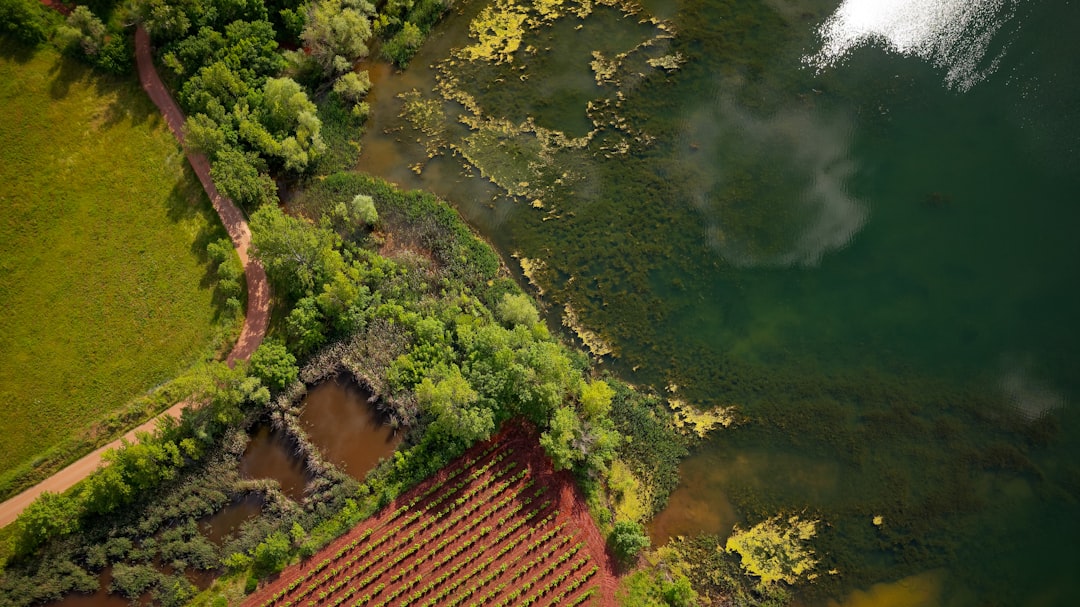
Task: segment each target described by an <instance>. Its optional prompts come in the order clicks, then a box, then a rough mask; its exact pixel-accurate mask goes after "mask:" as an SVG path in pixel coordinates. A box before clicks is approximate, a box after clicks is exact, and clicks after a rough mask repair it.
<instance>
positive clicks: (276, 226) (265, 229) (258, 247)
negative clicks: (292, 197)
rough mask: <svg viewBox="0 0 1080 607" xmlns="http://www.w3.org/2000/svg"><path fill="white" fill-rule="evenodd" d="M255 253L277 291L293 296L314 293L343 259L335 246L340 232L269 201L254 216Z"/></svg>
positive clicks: (338, 267)
mask: <svg viewBox="0 0 1080 607" xmlns="http://www.w3.org/2000/svg"><path fill="white" fill-rule="evenodd" d="M250 225H251V241H252V244H253V245H254V248H255V255H256V256H257V257H258V258H259V259H260V260H261V261H262V262H263V265H264V266H265V267H266V275H267V276H268V277H269V278H270V280H271V281H273V283H274V286H275V287H276V288H277V289H278V292H279V293H281V294H283V295H286V296H291V297H293V298H294V300H298V299H300V298H301V297H305V296H308V295H314V294H315V290H316V287H321V286H322V285H324V284H326V283H327V282H329V281H330V279H331V278H332V277H333V276H334V274H335V273H337V272H338V271H340V270H341V268H342V267H343V266H344V262H343V261H342V259H341V254H340V253H338V252H337V250H336V249H335V248H334V247H335V246H336V245H337V235H336V234H334V232H333V231H331V230H329V229H324V228H319V227H316V226H314V225H312V224H310V223H308V222H306V221H304V220H303V219H300V218H297V217H291V216H288V215H286V214H285V213H284V212H282V211H281V209H279V208H277V207H276V206H274V205H266V206H263V207H262V208H260V209H259V210H257V211H255V213H254V214H252V216H251V224H250Z"/></svg>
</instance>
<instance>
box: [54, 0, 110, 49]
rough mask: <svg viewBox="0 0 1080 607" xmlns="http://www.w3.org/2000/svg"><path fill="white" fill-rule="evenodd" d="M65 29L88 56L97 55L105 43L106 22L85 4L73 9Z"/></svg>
mask: <svg viewBox="0 0 1080 607" xmlns="http://www.w3.org/2000/svg"><path fill="white" fill-rule="evenodd" d="M63 29H64V30H67V31H68V32H69V34H68V36H69V37H71V38H73V39H74V41H75V42H78V44H79V47H80V48H82V51H83V53H84V54H85V55H86V56H87V57H96V56H97V54H98V53H99V52H101V47H102V46H104V44H105V24H104V23H102V22H101V19H98V17H97V15H95V14H94V13H92V12H90V9H89V8H87V7H86V6H85V5H79V6H76V7H75V10H73V11H71V14H70V15H68V18H67V26H66V27H64V28H63Z"/></svg>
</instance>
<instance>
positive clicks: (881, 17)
mask: <svg viewBox="0 0 1080 607" xmlns="http://www.w3.org/2000/svg"><path fill="white" fill-rule="evenodd" d="M1016 5H1017V0H845V1H844V3H843V4H841V5H840V8H838V9H836V12H835V13H833V14H832V16H831V17H829V19H828V20H826V21H825V24H824V25H822V27H821V30H820V33H821V38H822V48H821V50H820V51H819V52H818V53H817V54H816V55H814V56H812V57H807V58H806V61H807V63H810V64H812V65H815V66H817V67H818V69H824V68H826V67H829V66H832V65H835V64H836V63H838V62H840V61H843V59H844V57H845V56H847V55H848V54H849V53H850V52H851V51H852V50H853V49H855V48H857V47H859V46H864V45H867V46H869V45H882V46H884V47H885V48H886V49H888V50H889V51H891V52H894V53H899V54H901V55H912V56H915V57H919V58H921V59H923V60H925V61H929V62H930V63H932V64H933V65H934V66H935V67H938V68H941V69H944V70H945V83H946V85H947V86H949V87H950V88H955V89H957V90H960V91H966V90H968V89H970V88H971V87H973V86H975V85H976V84H978V83H979V82H980V81H982V80H983V79H985V78H986V77H987V76H989V75H990V74H992V73H993V72H994V71H995V70H997V68H998V65H999V63H1000V62H1001V56H1002V54H1004V52H1005V51H1004V50H1003V47H1006V48H1007V46H1008V44H1007V43H1005V44H1003V43H1001V42H1000V41H998V40H996V36H997V34H998V30H999V29H1001V27H1002V25H1004V24H1005V22H1006V21H1008V20H1009V19H1010V18H1011V17H1012V16H1013V13H1014V12H1015V8H1016ZM992 49H997V50H992Z"/></svg>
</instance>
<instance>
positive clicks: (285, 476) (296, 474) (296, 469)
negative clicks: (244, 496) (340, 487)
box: [240, 424, 310, 502]
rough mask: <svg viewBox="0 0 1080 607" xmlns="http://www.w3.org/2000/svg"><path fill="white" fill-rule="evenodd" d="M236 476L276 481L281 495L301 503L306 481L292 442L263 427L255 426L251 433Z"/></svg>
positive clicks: (278, 432) (306, 474)
mask: <svg viewBox="0 0 1080 607" xmlns="http://www.w3.org/2000/svg"><path fill="white" fill-rule="evenodd" d="M240 474H241V475H243V476H244V477H245V478H269V479H273V480H276V481H277V482H278V484H279V485H281V491H282V493H284V494H285V495H286V496H288V497H289V499H292V500H294V501H297V502H301V501H303V500H304V488H305V487H306V486H307V482H308V480H310V475H309V474H308V473H307V471H306V470H305V468H304V462H303V461H302V460H301V459H300V458H299V457H297V456H296V454H295V453H294V451H293V448H292V441H290V440H289V438H288V437H287V436H286V435H285V433H284V432H281V431H278V430H274V429H272V428H271V427H270V426H269V425H267V424H260V425H258V426H256V428H255V430H254V432H253V433H252V436H251V441H250V442H248V446H247V448H246V449H245V450H244V455H243V457H242V458H241V459H240Z"/></svg>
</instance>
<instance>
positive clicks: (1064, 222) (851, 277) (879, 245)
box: [360, 0, 1080, 606]
mask: <svg viewBox="0 0 1080 607" xmlns="http://www.w3.org/2000/svg"><path fill="white" fill-rule="evenodd" d="M493 6H497V5H493ZM515 6H518V7H519V8H517V9H513V7H511V8H510V9H506V8H505V5H504V12H506V11H507V10H509V11H511V12H512V11H514V10H517V11H518V12H519V13H521V14H526V15H527V16H528V19H531V20H532V23H533V25H534V27H532V28H531V29H528V30H527V31H526V32H525V34H524V36H523V38H522V41H521V45H520V48H519V49H517V50H516V51H514V52H513V53H512V54H510V57H512V59H511V60H510V61H504V62H501V63H493V62H490V61H484V60H472V61H470V60H468V59H466V58H463V57H462V56H461V53H460V51H453V49H462V48H464V47H466V46H467V45H470V44H473V43H474V42H476V40H475V38H470V37H469V22H470V20H472V19H473V18H474V17H475V16H477V15H479V14H481V11H482V10H486V9H485V2H483V1H477V2H473V3H467V4H464V5H459V6H458V8H457V9H456V12H455V14H454V15H453V16H451V17H450V18H449V19H448V20H447V21H446V22H444V23H443V24H442V25H441V26H440V29H438V30H437V31H436V34H435V35H434V36H433V37H432V39H431V40H429V43H428V44H427V45H426V46H425V48H424V49H423V50H422V52H421V54H420V55H419V56H418V57H417V58H416V59H415V60H414V62H413V64H412V66H411V67H410V69H409V70H407V71H406V72H404V73H402V74H393V75H390V74H385V73H383V74H374V75H373V78H374V80H375V81H376V84H377V86H376V89H375V90H376V93H375V95H376V98H375V99H373V101H372V105H373V119H372V122H371V123H370V124H369V128H368V134H367V135H366V136H365V139H364V142H363V144H364V152H363V156H362V158H361V164H360V168H361V169H363V170H368V171H371V172H374V173H376V174H380V175H382V176H384V177H386V178H388V179H391V180H393V181H395V182H398V183H400V184H402V185H404V186H408V187H423V188H427V189H431V190H433V191H435V192H437V193H439V194H440V195H442V196H444V197H445V198H447V199H448V200H450V201H452V202H453V203H454V204H455V205H456V206H458V208H459V209H460V210H461V211H462V213H463V214H464V215H465V217H466V218H467V219H468V220H469V221H470V222H471V223H472V224H473V225H475V226H476V227H477V228H478V229H479V230H480V231H481V232H482V233H483V234H484V235H485V236H486V237H487V238H489V239H490V240H491V241H492V242H493V243H494V244H495V246H496V247H498V248H499V249H500V250H501V251H502V252H503V253H504V255H505V256H506V257H507V259H508V261H511V262H512V261H513V260H512V259H510V256H511V255H516V256H518V257H523V258H527V259H529V260H540V261H542V265H540V266H534V268H533V272H532V278H533V280H534V281H535V283H536V285H537V286H538V287H539V288H541V289H542V290H543V294H542V296H541V301H542V302H543V303H544V304H545V305H547V306H548V310H549V312H550V314H551V316H552V318H553V319H556V318H558V317H559V315H561V314H563V313H564V311H565V306H566V305H568V304H569V305H570V306H571V308H572V310H573V312H574V314H575V315H576V317H577V319H578V321H579V323H580V325H581V326H583V327H584V328H586V329H587V330H589V331H592V332H594V333H595V334H597V335H599V336H600V338H601V339H602V340H603V341H604V342H606V343H607V344H608V345H609V346H610V347H611V348H612V349H613V351H614V355H613V356H605V357H604V358H603V361H604V363H603V364H604V365H605V366H609V367H610V368H611V369H612V370H613V371H615V372H616V373H618V374H620V375H621V376H623V377H625V378H627V379H628V380H630V381H632V382H635V383H639V384H642V385H651V386H654V387H655V388H656V389H657V390H660V391H665V390H667V389H669V388H671V389H674V390H675V394H674V395H673V397H678V398H681V399H683V400H686V401H689V402H692V403H695V404H698V405H702V406H711V405H718V404H722V405H736V406H738V408H739V411H740V412H741V414H742V416H743V417H745V419H746V421H745V422H744V423H743V424H741V425H740V426H739V427H737V428H735V429H729V430H725V431H720V432H718V433H716V434H714V435H712V437H711V438H710V440H709V441H707V442H706V443H705V444H704V445H702V446H701V447H700V448H698V449H697V450H696V451H695V453H694V454H693V455H692V456H691V457H690V458H689V459H688V460H687V461H686V462H685V464H684V466H683V469H682V486H680V488H679V489H678V490H677V491H676V492H675V494H674V495H673V496H672V500H671V504H670V505H669V507H668V509H667V510H665V511H664V512H662V513H661V514H660V515H659V516H658V517H657V518H656V520H655V521H654V523H653V526H652V532H653V535H654V540H655V541H658V542H659V541H663V540H664V539H666V537H669V536H670V535H673V534H691V533H696V532H702V531H704V532H709V533H718V534H721V535H724V534H727V533H729V532H730V530H731V526H732V525H733V524H735V523H739V524H742V525H746V524H753V523H754V522H756V521H758V520H761V519H762V518H765V517H768V516H771V515H773V514H776V513H778V512H803V513H806V514H807V515H812V516H814V517H817V518H819V519H820V520H821V521H822V522H823V525H822V526H821V531H820V533H819V536H818V538H817V539H816V542H815V547H816V549H817V550H818V553H819V556H820V557H821V566H820V569H821V570H822V571H823V572H824V571H828V570H836V571H837V573H836V574H835V575H831V576H830V575H823V576H822V578H820V579H818V580H817V581H816V582H815V583H814V584H812V585H811V586H809V588H808V589H806V590H805V591H804V592H803V593H802V597H801V600H802V601H804V602H805V603H806V604H808V605H824V604H826V603H828V602H829V601H830V600H835V601H844V600H846V601H848V603H847V604H848V605H852V606H854V605H879V606H882V605H892V604H898V605H900V604H910V605H916V604H922V605H950V606H951V605H1071V604H1075V602H1076V600H1077V597H1080V576H1077V575H1076V572H1078V571H1080V557H1078V556H1077V554H1076V552H1075V547H1076V546H1078V545H1080V505H1078V503H1080V416H1078V415H1077V411H1076V401H1077V397H1078V396H1080V364H1078V363H1080V322H1077V320H1076V311H1077V310H1078V309H1080V305H1078V304H1080V301H1078V300H1080V284H1078V279H1080V238H1078V237H1077V235H1076V226H1077V223H1078V220H1080V70H1077V69H1076V67H1075V60H1076V59H1077V58H1078V57H1080V37H1077V36H1076V35H1075V29H1076V27H1077V26H1078V25H1080V3H1077V2H1068V1H1066V0H1058V1H1046V2H1009V1H1006V0H848V1H847V2H839V1H837V0H831V1H824V0H820V1H817V0H805V1H795V0H790V1H789V0H743V1H739V2H735V1H720V0H679V1H676V2H661V1H659V0H651V1H649V2H646V3H645V4H644V6H641V5H631V4H625V5H615V6H601V5H597V6H590V7H589V8H590V10H588V11H583V10H581V8H580V7H581V6H582V5H580V4H572V3H566V4H565V5H559V6H563V8H564V9H567V7H570V8H575V11H570V10H568V9H567V10H565V11H564V13H565V14H562V15H555V16H550V15H549V16H548V17H547V18H546V19H545V18H542V17H543V13H542V12H541V11H540V9H538V8H536V7H533V6H532V5H531V4H528V3H526V2H521V3H519V4H518V5H515ZM520 7H525V8H520ZM634 7H636V9H634ZM632 9H633V10H632ZM635 10H636V12H635ZM574 12H582V13H585V12H587V13H588V14H587V16H584V17H580V16H578V15H576V14H573V13H574ZM650 18H651V19H652V21H649V20H648V19H650ZM528 22H529V21H527V23H528ZM859 33H862V34H863V36H862V37H861V38H860V37H859V36H858V35H857V34H859ZM641 43H645V44H644V45H641ZM823 49H824V50H823ZM845 51H846V52H845ZM455 52H456V53H457V55H456V56H453V57H452V55H453V54H454V53H455ZM594 52H598V53H599V56H597V55H594V54H593V53H594ZM620 54H623V55H622V56H621V57H620ZM597 59H599V60H601V61H596V62H595V63H593V65H594V66H595V67H593V66H591V65H590V63H591V62H594V60H597ZM650 60H652V61H653V63H650ZM451 62H453V63H452V64H451ZM605 62H606V63H605ZM665 63H666V64H667V65H668V66H669V67H664V64H665ZM605 65H606V66H609V67H611V66H613V69H611V71H610V72H608V73H607V75H606V76H603V77H601V78H599V80H598V77H597V74H598V72H599V71H603V69H604V66H605ZM674 66H677V67H678V69H670V68H671V67H674ZM437 82H441V88H440V90H441V91H442V94H441V95H440V94H439V93H436V92H435V90H434V89H435V86H436V83H437ZM413 90H415V91H416V97H415V98H416V99H422V100H426V102H425V103H427V105H424V106H423V107H424V108H426V110H425V111H426V113H422V112H417V111H415V108H414V111H412V112H411V113H409V112H406V114H408V115H409V116H410V117H411V119H403V118H400V117H399V114H400V113H402V110H403V101H402V99H401V98H399V97H398V94H399V93H405V92H408V91H413ZM462 93H464V94H465V95H467V96H468V101H469V103H465V102H464V101H465V100H466V98H465V97H464V96H463V95H462ZM455 95H456V96H455ZM445 97H451V98H454V99H456V101H447V100H446V99H445ZM432 110H436V111H434V113H433V112H432ZM423 116H426V117H427V118H424V117H423ZM500 119H505V120H502V121H500ZM530 119H531V122H529V123H526V124H525V125H524V126H523V124H522V123H524V122H525V121H527V120H530ZM463 120H464V122H467V123H469V125H470V126H471V127H472V128H471V129H470V126H467V125H466V124H464V123H463ZM419 126H425V128H423V129H421V128H418V127H419ZM590 131H592V133H593V134H592V135H591V139H588V140H587V141H586V140H584V139H582V138H583V137H586V136H587V134H588V133H590ZM559 133H561V134H562V135H563V137H562V138H561V139H559V138H558V137H557V136H556V135H558V134H559ZM575 138H578V139H577V140H576V142H575ZM567 142H570V143H567ZM429 156H431V158H429ZM409 166H414V167H416V168H417V169H419V170H420V171H419V174H417V173H415V172H414V171H411V170H410V169H409ZM485 177H487V178H485ZM507 192H511V193H513V194H515V195H514V196H510V195H508V194H507ZM534 207H539V208H534ZM874 516H881V517H883V520H884V523H883V524H882V525H881V526H874V525H873V524H872V523H871V521H872V519H873V517H874ZM898 580H899V581H900V582H898ZM890 584H892V585H890ZM904 589H907V590H904ZM905 592H907V594H905Z"/></svg>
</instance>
